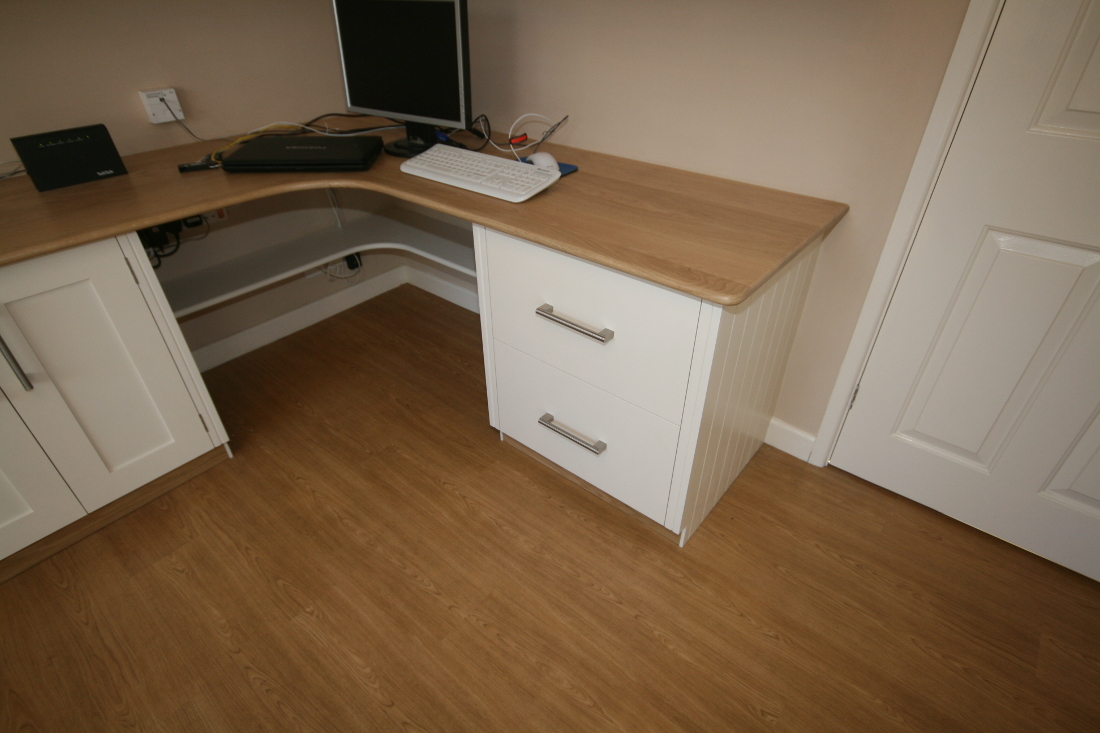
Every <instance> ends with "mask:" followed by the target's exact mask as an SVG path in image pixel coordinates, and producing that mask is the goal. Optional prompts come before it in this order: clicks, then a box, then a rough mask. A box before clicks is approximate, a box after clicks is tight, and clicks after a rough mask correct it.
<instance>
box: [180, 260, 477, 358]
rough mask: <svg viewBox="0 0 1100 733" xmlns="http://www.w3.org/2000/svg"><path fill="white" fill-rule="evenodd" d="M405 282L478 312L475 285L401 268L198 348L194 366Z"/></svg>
mask: <svg viewBox="0 0 1100 733" xmlns="http://www.w3.org/2000/svg"><path fill="white" fill-rule="evenodd" d="M406 283H408V284H411V285H415V286H416V287H418V288H420V289H421V290H426V291H427V292H429V293H432V294H433V295H438V296H439V297H440V298H443V299H444V300H447V301H450V302H451V303H454V304H455V305H458V306H461V307H463V308H465V309H466V310H469V311H473V312H474V313H477V312H478V307H477V289H476V288H475V287H474V286H472V285H465V284H462V283H459V282H457V281H452V280H449V279H447V278H445V277H444V276H442V275H441V274H436V273H432V272H428V271H427V270H423V269H420V268H417V267H413V266H412V265H402V266H400V267H397V268H394V269H392V270H389V271H387V272H384V273H382V274H381V275H377V276H375V277H372V278H371V279H369V280H365V281H363V282H361V283H358V284H356V285H353V286H351V287H349V288H346V289H344V290H341V291H339V292H337V293H335V294H333V295H330V296H328V297H325V298H321V299H320V300H315V301H313V302H312V303H309V304H308V305H305V306H302V307H301V308H297V309H295V310H293V311H290V312H289V313H284V314H283V315H281V316H278V317H276V318H272V319H271V320H269V321H264V322H263V323H260V324H258V325H256V326H253V327H252V328H248V329H245V330H244V331H240V332H238V333H235V334H233V335H232V336H227V337H226V338H224V339H221V340H220V341H215V342H213V343H211V344H207V345H206V346H203V347H201V348H198V349H195V351H194V352H193V355H194V358H195V363H196V364H197V365H198V368H199V371H202V372H205V371H207V370H208V369H213V368H214V367H216V366H218V365H219V364H224V363H225V362H227V361H229V360H230V359H235V358H236V357H238V356H242V355H244V354H247V353H248V352H250V351H253V350H255V349H258V348H260V347H261V346H265V345H267V344H270V343H272V342H274V341H278V340H279V339H281V338H283V337H284V336H289V335H290V334H292V333H294V332H295V331H300V330H301V329H303V328H306V327H307V326H312V325H313V324H315V323H319V322H320V321H323V320H325V319H326V318H329V317H331V316H334V315H336V314H337V313H340V312H341V311H345V310H347V309H348V308H352V307H354V306H356V305H358V304H360V303H363V302H365V301H368V300H370V299H371V298H374V297H376V296H378V295H381V294H382V293H384V292H386V291H387V290H392V289H393V288H396V287H397V286H399V285H404V284H406Z"/></svg>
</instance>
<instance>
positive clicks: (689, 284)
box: [0, 143, 848, 305]
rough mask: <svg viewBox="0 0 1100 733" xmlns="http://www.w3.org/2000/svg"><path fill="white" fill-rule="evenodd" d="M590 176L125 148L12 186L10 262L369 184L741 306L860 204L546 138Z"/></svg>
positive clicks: (6, 251)
mask: <svg viewBox="0 0 1100 733" xmlns="http://www.w3.org/2000/svg"><path fill="white" fill-rule="evenodd" d="M545 147H546V150H547V151H549V152H551V153H553V154H554V156H555V157H556V158H557V159H558V160H564V161H568V162H570V163H574V164H576V165H578V166H580V170H579V171H578V172H577V173H575V174H573V175H570V176H567V177H565V178H563V179H561V181H559V182H558V183H557V184H556V185H554V186H553V187H551V188H550V189H548V190H547V191H544V192H543V193H540V194H539V195H538V196H536V197H534V198H533V199H531V200H529V201H527V202H525V203H522V204H510V203H506V202H503V201H498V200H496V199H493V198H489V197H487V196H481V195H479V194H475V193H470V192H468V191H463V190H460V189H456V188H452V187H450V186H445V185H443V184H440V183H435V182H433V181H427V180H424V179H421V178H416V177H414V176H410V175H406V174H403V173H401V172H400V170H399V169H398V167H399V165H400V163H401V161H400V160H399V159H397V158H394V157H392V156H388V155H382V156H380V157H379V159H378V161H377V162H376V163H375V164H374V166H373V167H372V168H371V169H370V170H369V171H366V172H363V173H308V174H307V173H265V174H244V173H238V174H230V173H224V172H222V171H220V170H211V171H197V172H193V173H180V172H178V171H177V170H176V164H178V163H186V162H190V161H192V160H196V159H198V158H200V157H202V156H203V155H204V154H206V153H207V152H209V151H210V150H212V149H214V145H213V144H211V143H194V144H192V145H183V146H180V147H176V148H166V149H164V150H155V151H152V152H148V153H139V154H137V155H130V156H127V157H126V158H125V159H124V160H125V163H126V168H127V170H129V174H128V175H125V176H118V177H116V178H109V179H106V180H102V181H95V182H93V183H86V184H81V185H78V186H71V187H69V188H62V189H56V190H53V191H47V192H44V193H39V192H38V191H36V190H35V189H34V187H33V186H32V185H31V182H30V180H29V179H28V178H26V177H25V176H24V177H19V178H14V179H11V180H7V181H0V222H2V232H3V234H2V235H0V237H2V238H0V266H3V265H6V264H9V263H12V262H18V261H19V260H24V259H28V258H31V257H37V256H39V255H43V254H47V253H50V252H54V251H57V250H59V249H64V248H67V247H73V246H76V245H80V244H84V243H86V242H92V241H96V240H99V239H103V238H105V237H110V236H115V235H118V234H124V233H126V232H132V231H136V230H137V229H143V228H145V227H149V226H153V225H154V224H160V223H162V222H165V221H171V220H173V219H180V218H183V217H185V216H189V215H192V214H198V213H201V212H204V211H212V210H214V209H218V208H222V207H226V206H232V205H233V204H239V203H242V202H244V201H251V200H254V199H258V198H263V197H265V196H271V195H274V194H277V193H285V192H288V191H299V190H304V189H311V188H327V187H331V188H363V189H368V190H371V191H378V192H380V193H384V194H388V195H390V196H393V197H395V198H398V199H401V200H403V201H410V202H413V203H416V204H420V205H422V206H426V207H428V208H430V209H435V210H438V211H442V212H445V213H447V214H451V215H453V216H456V217H458V218H460V219H465V220H466V221H470V222H473V223H475V224H481V225H483V226H486V227H489V228H490V229H494V230H496V231H500V232H504V233H505V234H512V235H514V236H517V237H521V238H523V239H526V240H529V241H532V242H536V243H538V244H542V245H545V246H547V247H550V248H552V249H556V250H560V251H562V252H566V253H568V254H571V255H575V256H577V257H580V258H582V259H586V260H589V261H590V262H596V263H599V264H601V265H606V266H607V267H610V268H612V269H615V270H619V271H621V272H625V273H628V274H631V275H636V276H638V277H640V278H643V279H645V280H649V281H650V282H655V283H658V284H661V285H665V286H667V287H670V288H672V289H674V290H679V291H680V292H683V293H687V294H689V295H694V296H697V297H699V298H702V299H703V300H707V301H710V302H712V303H716V304H719V305H736V304H738V303H740V302H741V301H743V300H745V298H747V297H748V296H749V295H751V294H752V293H753V292H755V291H756V290H757V289H759V288H760V287H761V286H762V285H763V284H764V283H765V282H767V281H768V279H769V278H770V277H772V276H773V275H775V273H776V272H778V271H779V269H780V268H782V267H783V265H785V264H786V263H787V262H789V261H791V259H793V258H794V257H795V255H797V254H798V253H799V252H800V251H801V250H802V249H803V248H804V247H806V246H807V245H809V244H810V243H811V242H813V241H815V240H817V239H818V238H820V237H822V236H824V235H826V234H828V233H829V232H830V231H831V230H832V228H833V227H834V226H836V223H837V222H838V221H840V219H841V218H842V217H843V216H844V214H845V213H847V211H848V206H847V205H845V204H840V203H837V202H835V201H825V200H823V199H816V198H810V197H808V196H800V195H797V194H793V193H786V192H784V191H778V190H775V189H770V188H762V187H760V186H752V185H749V184H745V183H737V182H736V181H729V180H725V179H722V178H714V177H712V176H704V175H700V174H697V173H689V172H686V171H680V170H676V169H673V168H666V167H663V166H656V165H650V164H647V163H639V162H637V161H632V160H627V159H625V158H617V157H614V156H610V155H602V154H600V153H592V152H588V151H585V150H578V149H576V148H567V147H563V146H558V145H547V146H545Z"/></svg>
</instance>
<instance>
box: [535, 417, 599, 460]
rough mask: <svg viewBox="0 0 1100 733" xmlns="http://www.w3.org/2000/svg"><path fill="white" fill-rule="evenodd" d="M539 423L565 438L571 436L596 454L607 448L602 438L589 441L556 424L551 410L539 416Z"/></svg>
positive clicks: (575, 441) (574, 440) (577, 442)
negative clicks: (593, 441)
mask: <svg viewBox="0 0 1100 733" xmlns="http://www.w3.org/2000/svg"><path fill="white" fill-rule="evenodd" d="M539 425H542V426H543V427H545V428H550V429H551V430H553V431H554V432H555V433H557V434H558V435H560V436H562V437H563V438H569V439H570V440H572V441H573V442H574V443H576V444H577V445H579V446H581V447H582V448H584V449H585V450H590V451H592V452H593V453H595V454H596V455H599V454H601V453H603V452H604V451H605V450H607V443H605V442H603V441H602V440H597V441H596V442H595V443H589V442H588V441H587V440H585V439H584V438H582V437H580V436H579V435H574V434H573V433H571V432H569V431H568V430H566V429H565V428H563V427H562V426H560V425H555V424H554V416H553V415H551V414H550V413H549V412H548V413H546V414H545V415H543V416H542V417H540V418H539Z"/></svg>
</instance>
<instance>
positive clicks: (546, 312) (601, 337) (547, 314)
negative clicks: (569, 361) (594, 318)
mask: <svg viewBox="0 0 1100 733" xmlns="http://www.w3.org/2000/svg"><path fill="white" fill-rule="evenodd" d="M535 315H537V316H542V317H543V318H545V319H547V320H549V321H553V322H554V323H559V324H561V325H563V326H565V327H566V328H571V329H573V330H574V331H576V332H577V333H580V334H584V335H585V336H587V337H588V338H590V339H595V340H596V341H599V342H600V343H601V344H606V343H607V342H608V341H610V340H611V339H613V338H615V332H614V331H612V330H611V329H610V328H605V329H603V330H602V331H593V330H592V329H591V328H585V327H584V326H582V325H581V324H579V323H576V322H574V321H571V320H569V319H568V318H564V317H563V316H559V315H555V314H554V306H552V305H550V304H549V303H543V304H542V305H540V306H539V307H538V308H535Z"/></svg>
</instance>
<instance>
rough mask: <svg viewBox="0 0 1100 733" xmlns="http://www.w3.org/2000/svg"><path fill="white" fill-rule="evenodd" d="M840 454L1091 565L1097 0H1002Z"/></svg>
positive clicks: (1099, 106) (1097, 300) (848, 465)
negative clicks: (978, 72)
mask: <svg viewBox="0 0 1100 733" xmlns="http://www.w3.org/2000/svg"><path fill="white" fill-rule="evenodd" d="M832 462H833V463H834V464H835V465H836V466H838V467H840V468H843V469H844V470H846V471H850V472H852V473H854V474H856V475H858V476H862V477H863V478H866V479H868V480H870V481H873V482H875V483H877V484H880V485H882V486H884V487H886V488H888V489H891V490H893V491H896V492H898V493H900V494H903V495H905V496H908V497H910V498H912V499H915V500H916V501H919V502H921V503H923V504H927V505H928V506H930V507H932V508H933V509H936V510H938V511H941V512H943V513H945V514H948V515H950V516H952V517H955V518H956V519H959V520H961V521H964V522H966V523H968V524H971V525H973V526H975V527H977V528H979V529H982V530H985V531H987V532H989V533H991V534H994V535H996V536H998V537H1001V538H1002V539H1005V540H1008V541H1009V542H1012V543H1013V544H1016V545H1019V546H1021V547H1024V548H1026V549H1028V550H1031V551H1033V552H1035V553H1037V554H1039V555H1042V556H1044V557H1047V558H1049V559H1051V560H1053V561H1055V562H1058V563H1061V564H1063V565H1066V566H1067V567H1070V568H1073V569H1074V570H1076V571H1078V572H1080V573H1084V574H1085V575H1088V576H1090V577H1093V578H1097V579H1100V482H1098V481H1097V476H1100V472H1098V468H1100V0H1049V1H1048V2H1035V1H1032V2H1024V1H1021V0H1008V2H1007V3H1006V4H1005V7H1004V12H1003V14H1002V16H1001V18H1000V21H999V23H998V26H997V29H996V32H995V34H994V35H993V38H992V41H991V43H990V46H989V50H988V53H987V54H986V56H985V59H984V61H983V63H982V66H981V72H980V74H979V76H978V79H977V81H976V83H975V86H974V90H973V93H972V94H971V96H970V99H969V102H968V103H967V107H966V111H965V113H964V115H963V118H962V121H961V123H960V125H959V128H958V131H957V133H956V135H955V138H954V140H953V142H952V144H951V150H950V153H949V155H948V157H947V159H946V161H945V163H944V166H943V170H942V172H941V174H940V177H939V180H938V182H937V184H936V188H935V191H934V192H933V194H932V198H931V200H930V202H929V206H928V210H927V212H926V213H925V215H924V218H923V221H922V223H921V226H920V230H919V232H918V234H917V237H916V239H915V241H914V243H913V248H912V251H911V253H910V254H909V257H908V259H907V261H906V265H905V270H904V272H903V273H902V276H901V279H900V281H899V283H898V286H897V290H896V292H895V293H894V296H893V300H892V301H891V304H890V308H889V310H888V312H887V314H886V318H885V320H884V322H883V326H882V330H881V332H880V334H879V336H878V339H877V341H876V342H875V346H874V349H873V350H872V353H871V357H870V360H869V362H868V365H867V369H866V371H865V373H864V375H863V378H862V380H861V382H860V389H859V395H858V399H857V400H856V402H855V405H854V406H853V408H852V410H851V412H850V413H849V415H848V418H847V421H846V422H845V424H844V428H843V430H842V432H841V435H840V440H839V442H838V443H837V446H836V450H835V452H834V453H833V457H832Z"/></svg>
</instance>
